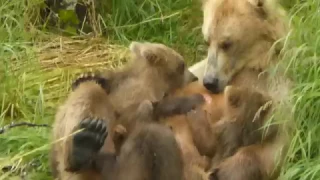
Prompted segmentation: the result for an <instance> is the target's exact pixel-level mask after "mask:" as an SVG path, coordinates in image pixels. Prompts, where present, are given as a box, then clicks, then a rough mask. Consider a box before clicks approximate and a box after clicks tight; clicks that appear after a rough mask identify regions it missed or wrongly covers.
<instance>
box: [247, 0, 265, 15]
mask: <svg viewBox="0 0 320 180" xmlns="http://www.w3.org/2000/svg"><path fill="white" fill-rule="evenodd" d="M266 1H267V0H248V2H249V3H250V4H251V5H252V6H253V7H254V9H255V10H256V12H257V14H258V15H259V16H260V17H261V18H263V19H265V18H266V17H267V11H266Z"/></svg>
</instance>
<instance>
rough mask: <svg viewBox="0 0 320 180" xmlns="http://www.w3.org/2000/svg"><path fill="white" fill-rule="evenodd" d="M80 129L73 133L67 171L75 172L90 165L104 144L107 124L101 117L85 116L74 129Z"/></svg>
mask: <svg viewBox="0 0 320 180" xmlns="http://www.w3.org/2000/svg"><path fill="white" fill-rule="evenodd" d="M80 129H83V130H82V131H81V132H78V133H77V134H75V135H74V137H73V140H72V151H71V154H70V156H69V168H67V169H66V170H67V171H71V172H75V171H79V170H81V169H85V168H89V167H91V165H92V161H93V159H94V157H95V155H97V153H98V151H99V150H100V149H101V147H102V146H103V145H104V141H105V139H106V137H107V135H108V132H107V126H106V124H105V123H104V121H103V120H101V119H92V118H86V119H84V120H82V121H81V122H80V124H79V125H78V126H77V127H76V128H75V130H74V131H78V130H80Z"/></svg>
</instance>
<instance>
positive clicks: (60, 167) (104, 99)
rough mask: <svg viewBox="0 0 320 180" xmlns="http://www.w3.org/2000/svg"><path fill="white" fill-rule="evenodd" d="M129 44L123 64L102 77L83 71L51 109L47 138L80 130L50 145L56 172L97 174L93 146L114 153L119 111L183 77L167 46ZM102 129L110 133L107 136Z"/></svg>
mask: <svg viewBox="0 0 320 180" xmlns="http://www.w3.org/2000/svg"><path fill="white" fill-rule="evenodd" d="M130 50H131V52H132V54H133V55H134V59H133V61H132V62H131V64H128V65H127V66H126V67H124V68H123V69H121V70H119V71H109V72H107V73H105V74H103V77H100V76H97V75H96V74H91V75H87V76H85V77H81V78H79V79H77V80H76V81H75V82H74V83H73V85H72V87H73V88H72V89H73V91H72V92H71V93H70V95H69V97H68V99H67V100H66V102H65V103H64V105H63V106H61V107H60V108H59V110H58V112H57V115H56V120H55V123H54V132H53V133H54V137H53V139H54V140H57V139H60V138H62V137H65V136H68V135H70V134H71V133H73V132H75V131H78V130H79V129H84V130H83V131H82V132H80V133H78V134H76V135H74V136H71V137H69V138H67V139H66V140H63V141H61V142H59V143H57V144H56V145H54V146H53V148H52V151H51V154H52V158H51V164H52V166H53V171H54V172H56V173H57V174H56V175H55V176H56V177H59V178H60V179H62V180H64V179H71V180H72V179H77V180H85V179H88V178H90V179H101V174H99V173H97V172H96V171H94V167H93V166H94V161H93V159H94V158H95V156H96V155H97V154H98V151H101V152H103V153H115V148H114V144H113V141H112V140H113V138H115V137H114V135H113V132H115V131H114V129H113V128H115V127H116V126H115V124H116V123H117V119H118V116H119V114H122V112H123V111H125V110H126V109H127V108H128V107H130V106H132V105H135V104H139V103H140V102H142V101H144V100H151V101H158V100H161V99H162V98H163V96H164V95H165V94H167V93H170V92H171V91H174V90H175V89H176V88H180V87H181V86H182V85H183V84H184V83H186V82H188V81H187V80H186V79H185V77H186V73H187V72H188V71H186V69H185V63H184V60H183V58H182V56H181V55H179V54H178V53H177V52H175V51H174V50H173V49H171V48H169V47H167V46H165V45H163V44H157V43H138V42H133V43H131V45H130ZM189 77H190V76H189ZM191 80H193V79H192V78H191ZM115 109H116V111H115ZM132 121H133V122H130V123H134V121H135V120H132ZM129 129H131V128H129ZM108 132H111V133H110V134H109V135H108V136H107V133H108ZM95 133H100V134H102V135H100V136H95ZM105 136H107V138H106V140H105V142H103V141H104V138H105ZM101 146H102V148H100V147H101ZM116 148H118V147H116ZM99 149H101V150H99ZM73 172H77V173H76V174H74V173H73Z"/></svg>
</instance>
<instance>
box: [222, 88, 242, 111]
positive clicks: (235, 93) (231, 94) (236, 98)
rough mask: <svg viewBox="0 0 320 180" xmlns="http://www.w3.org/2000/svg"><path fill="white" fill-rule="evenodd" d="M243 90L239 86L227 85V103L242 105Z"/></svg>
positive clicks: (235, 105)
mask: <svg viewBox="0 0 320 180" xmlns="http://www.w3.org/2000/svg"><path fill="white" fill-rule="evenodd" d="M241 93H242V92H241V91H240V89H239V88H237V87H234V86H226V87H225V90H224V94H225V98H226V101H227V102H226V103H227V104H228V105H229V106H232V107H234V108H237V107H239V106H240V105H241Z"/></svg>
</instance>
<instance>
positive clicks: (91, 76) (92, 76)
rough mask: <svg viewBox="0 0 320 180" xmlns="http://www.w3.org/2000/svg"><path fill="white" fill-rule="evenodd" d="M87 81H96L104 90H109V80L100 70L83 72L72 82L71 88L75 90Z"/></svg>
mask: <svg viewBox="0 0 320 180" xmlns="http://www.w3.org/2000/svg"><path fill="white" fill-rule="evenodd" d="M87 81H94V82H96V83H97V84H99V85H100V86H101V88H103V89H104V90H106V91H107V92H109V85H108V84H109V83H108V80H107V79H106V78H104V77H102V76H101V75H100V73H98V72H88V73H83V74H81V75H80V76H79V77H78V78H76V80H75V81H74V82H73V83H72V85H71V89H72V91H74V90H75V89H76V88H77V87H79V85H80V84H81V83H84V82H87Z"/></svg>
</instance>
